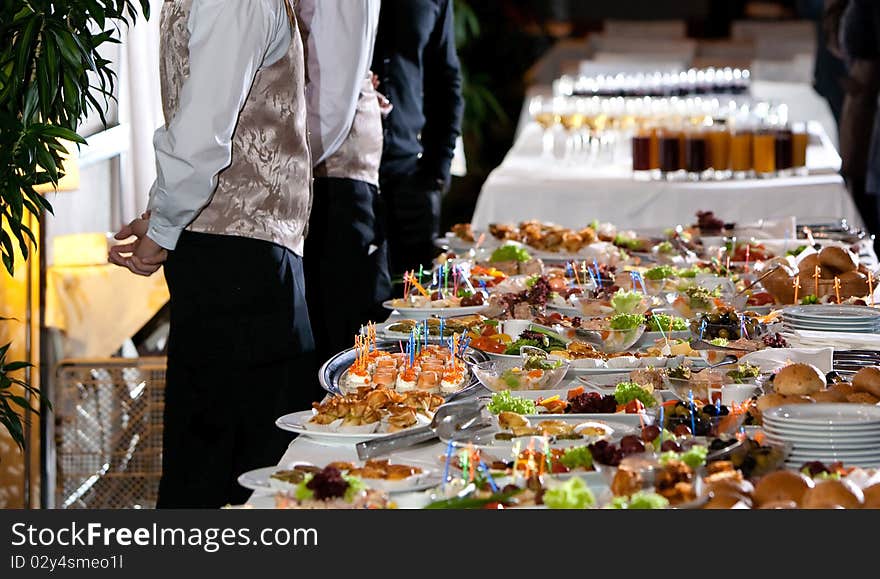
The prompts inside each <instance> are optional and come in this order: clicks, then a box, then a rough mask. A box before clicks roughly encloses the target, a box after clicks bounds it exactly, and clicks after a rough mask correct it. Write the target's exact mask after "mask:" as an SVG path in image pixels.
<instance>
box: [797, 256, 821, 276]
mask: <svg viewBox="0 0 880 579" xmlns="http://www.w3.org/2000/svg"><path fill="white" fill-rule="evenodd" d="M817 265H819V255H818V254H816V253H811V254H810V255H808V256H807V257H805V258H803V259H802V260H801V261H800V262H799V263H798V274H799V275H800V276H801V284H803V283H804V281H806V279H809V278H811V277H813V272H814V271H815V270H816V266H817Z"/></svg>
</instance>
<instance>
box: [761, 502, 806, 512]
mask: <svg viewBox="0 0 880 579" xmlns="http://www.w3.org/2000/svg"><path fill="white" fill-rule="evenodd" d="M796 508H798V506H797V503H796V502H794V501H770V502H769V503H764V504H763V505H761V509H763V510H766V509H776V510H779V509H796Z"/></svg>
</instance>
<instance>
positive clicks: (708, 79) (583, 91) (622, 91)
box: [554, 67, 751, 97]
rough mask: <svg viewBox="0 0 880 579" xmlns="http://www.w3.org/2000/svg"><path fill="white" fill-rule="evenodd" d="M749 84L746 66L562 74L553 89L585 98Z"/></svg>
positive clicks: (724, 91)
mask: <svg viewBox="0 0 880 579" xmlns="http://www.w3.org/2000/svg"><path fill="white" fill-rule="evenodd" d="M750 83H751V73H750V72H749V70H748V69H739V68H729V67H728V68H720V69H716V68H713V67H709V68H700V69H698V68H691V69H688V70H686V71H672V70H670V71H654V72H636V73H616V74H599V75H595V76H586V75H581V76H577V77H575V76H569V75H564V76H562V77H560V78H559V79H557V81H556V82H555V83H554V91H555V94H558V95H563V96H588V97H590V96H597V97H687V96H692V95H742V94H746V93H748V91H749V86H750Z"/></svg>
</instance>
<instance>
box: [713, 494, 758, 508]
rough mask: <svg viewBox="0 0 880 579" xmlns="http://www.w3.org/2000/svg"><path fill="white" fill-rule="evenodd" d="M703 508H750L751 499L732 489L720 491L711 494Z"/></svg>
mask: <svg viewBox="0 0 880 579" xmlns="http://www.w3.org/2000/svg"><path fill="white" fill-rule="evenodd" d="M703 508H704V509H707V510H718V509H723V510H727V509H750V508H752V500H751V499H749V498H748V497H745V496H743V495H741V494H739V493H735V492H733V491H722V492H719V493H716V494H714V495H712V498H711V499H709V501H708V502H707V503H706V504H705V505H704V506H703Z"/></svg>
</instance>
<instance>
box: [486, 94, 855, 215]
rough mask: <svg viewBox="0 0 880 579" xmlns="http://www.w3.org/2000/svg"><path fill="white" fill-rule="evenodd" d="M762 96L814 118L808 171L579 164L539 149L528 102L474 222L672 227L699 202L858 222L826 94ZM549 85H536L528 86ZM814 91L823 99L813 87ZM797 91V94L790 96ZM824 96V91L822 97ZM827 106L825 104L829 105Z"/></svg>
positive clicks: (718, 208) (744, 211) (717, 208)
mask: <svg viewBox="0 0 880 579" xmlns="http://www.w3.org/2000/svg"><path fill="white" fill-rule="evenodd" d="M755 85H756V86H753V89H754V90H755V92H756V93H757V95H758V96H759V98H769V99H773V100H775V101H777V102H784V101H790V104H789V106H790V118H791V119H792V120H807V119H810V118H813V119H815V117H816V116H818V117H819V120H817V121H814V122H811V123H810V132H811V133H812V135H811V145H810V147H809V149H808V151H807V164H808V166H809V167H810V172H811V174H810V175H809V176H805V177H785V178H773V179H747V180H742V181H703V182H687V181H673V182H667V181H638V180H635V179H633V177H632V172H631V171H630V168H629V166H628V165H627V164H624V162H625V160H624V161H623V162H621V161H618V163H617V164H613V165H612V164H608V165H606V166H602V167H587V166H584V164H583V163H582V164H581V165H580V166H579V165H577V164H575V163H572V162H564V161H554V160H548V159H546V158H542V156H541V150H542V146H541V134H542V132H541V129H540V127H538V126H537V125H536V124H534V123H531V122H529V121H528V112H527V111H525V110H524V113H523V117H522V118H521V119H520V125H519V131H518V135H517V137H516V141H515V143H514V145H513V147H512V148H511V150H510V151H509V152H508V154H507V156H506V157H505V159H504V161H503V162H502V164H501V165H500V166H499V167H498V168H496V169H495V170H494V171H492V173H491V174H490V175H489V178H488V179H487V180H486V182H485V183H484V185H483V189H482V191H481V193H480V197H479V199H478V200H477V205H476V209H475V211H474V216H473V219H472V222H473V225H474V228H475V229H485V228H486V226H487V225H488V224H489V223H504V222H518V221H522V220H525V219H540V220H542V221H549V222H554V223H559V224H560V225H564V226H567V227H582V226H583V225H584V224H585V223H589V222H590V221H591V220H593V219H599V220H601V221H610V222H612V223H615V224H616V225H618V226H619V227H624V228H657V227H668V226H671V225H675V224H678V223H691V222H693V221H694V215H695V213H696V212H697V211H698V210H703V211H706V210H709V211H714V212H715V213H716V215H718V216H719V217H721V218H722V219H724V220H725V221H728V222H737V223H747V222H755V221H757V220H759V219H767V218H770V219H775V218H783V217H791V216H794V217H797V218H798V219H799V220H800V221H801V222H809V221H828V220H834V219H839V218H841V217H844V218H846V219H847V220H849V221H850V223H852V224H854V225H857V226H860V225H861V224H862V219H861V216H860V215H859V214H858V210H857V209H856V207H855V204H854V203H853V202H852V198H851V197H850V195H849V193H848V192H847V190H846V187H845V186H844V182H843V179H842V178H841V177H840V176H839V175H838V174H837V171H838V170H839V167H840V156H839V155H838V153H837V151H836V149H835V146H834V143H833V141H832V139H831V138H830V137H829V136H828V133H827V131H826V129H825V126H826V125H825V121H823V117H824V115H822V114H819V113H820V112H821V110H822V107H821V106H820V105H823V104H824V103H822V102H818V103H817V102H814V101H813V100H812V99H809V98H808V97H809V96H810V93H811V91H812V89H811V88H810V87H808V86H806V85H803V86H801V85H796V84H792V83H755ZM546 90H549V89H541V88H539V87H535V88H533V89H531V90H530V94H540V93H541V92H544V91H546ZM813 96H814V99H819V97H818V96H817V95H813ZM791 99H794V100H791ZM820 100H821V99H820ZM825 108H827V107H825Z"/></svg>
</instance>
